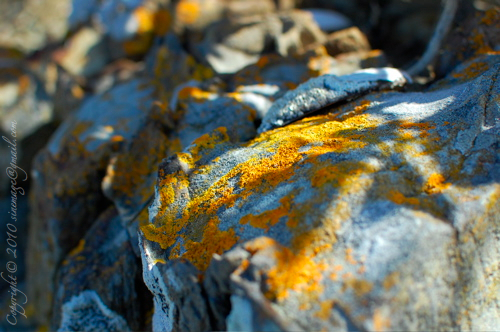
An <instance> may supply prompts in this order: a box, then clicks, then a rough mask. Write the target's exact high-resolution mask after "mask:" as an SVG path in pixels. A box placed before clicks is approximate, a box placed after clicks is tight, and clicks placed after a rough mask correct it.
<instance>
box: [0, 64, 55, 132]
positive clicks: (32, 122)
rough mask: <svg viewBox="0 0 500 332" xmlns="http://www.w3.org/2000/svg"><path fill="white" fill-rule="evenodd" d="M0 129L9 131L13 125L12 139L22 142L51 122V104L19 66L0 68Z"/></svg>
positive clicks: (41, 86)
mask: <svg viewBox="0 0 500 332" xmlns="http://www.w3.org/2000/svg"><path fill="white" fill-rule="evenodd" d="M0 93H1V95H2V98H0V109H1V111H2V118H1V120H0V121H1V122H0V123H1V128H2V130H3V131H5V132H9V133H10V131H11V124H12V123H13V122H15V123H16V127H17V128H16V135H17V136H16V138H17V139H18V140H22V139H23V138H25V137H27V136H28V135H30V134H31V133H33V132H34V131H35V130H36V129H38V128H39V127H41V126H43V125H45V124H47V123H49V122H51V121H52V119H53V117H54V114H53V103H52V101H51V100H50V98H49V96H48V94H47V92H46V91H45V88H44V86H43V84H42V82H40V81H39V80H38V79H37V77H36V76H35V75H33V73H31V72H30V71H29V70H27V69H25V68H23V67H10V68H0Z"/></svg>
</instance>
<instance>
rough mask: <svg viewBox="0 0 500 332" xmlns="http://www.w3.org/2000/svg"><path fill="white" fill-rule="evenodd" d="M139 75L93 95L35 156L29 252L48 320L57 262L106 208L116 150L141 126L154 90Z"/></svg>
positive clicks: (32, 279)
mask: <svg viewBox="0 0 500 332" xmlns="http://www.w3.org/2000/svg"><path fill="white" fill-rule="evenodd" d="M142 84H143V82H141V81H140V80H136V81H131V82H129V83H127V84H123V85H121V86H117V87H116V88H114V89H113V90H111V91H110V92H108V93H106V94H104V95H102V96H94V97H92V98H90V99H88V100H86V102H85V103H84V104H83V105H82V108H81V109H80V110H79V111H78V112H76V114H75V115H74V116H73V117H72V118H70V119H68V120H67V121H65V123H64V124H63V125H61V126H60V127H59V128H58V130H57V131H56V132H55V133H54V135H53V137H52V138H51V141H50V142H49V144H48V146H47V147H46V148H45V149H44V150H42V151H41V152H40V153H39V154H38V155H37V157H36V159H35V162H34V167H33V169H34V170H33V176H32V181H33V188H32V189H31V194H30V195H31V200H32V203H31V204H32V205H31V207H32V211H31V214H32V215H31V217H30V233H29V245H28V250H29V251H30V252H31V253H32V254H31V255H29V256H27V267H28V285H29V292H30V295H29V296H30V298H32V299H33V304H34V305H35V307H39V309H38V310H37V311H36V316H37V317H38V319H39V321H40V322H44V321H46V320H47V317H49V314H50V309H51V308H50V307H49V306H47V305H42V304H41V303H50V298H51V297H52V295H51V294H52V293H53V291H54V286H55V285H54V280H55V274H56V269H57V266H59V264H60V263H61V262H62V260H63V258H64V256H65V255H66V254H67V253H68V252H69V251H70V250H71V249H72V248H74V247H76V246H77V244H78V242H79V241H80V240H81V238H82V234H85V233H86V231H87V230H88V229H90V227H91V226H92V224H93V222H94V221H95V220H96V218H97V217H98V216H99V215H100V214H101V212H103V211H104V210H105V209H107V208H108V207H109V205H110V201H108V200H106V199H105V196H104V195H103V193H102V191H101V181H102V179H103V177H104V174H105V171H106V168H107V165H108V163H109V161H110V159H111V155H112V153H113V152H116V151H118V150H119V148H120V146H121V145H123V144H127V143H128V142H129V141H131V140H132V139H133V137H135V135H136V134H137V132H138V131H139V130H140V129H141V128H142V126H143V124H144V121H145V119H146V115H147V110H148V109H149V107H150V105H151V104H150V99H148V97H149V95H150V93H151V91H152V90H151V89H150V88H147V87H144V86H142Z"/></svg>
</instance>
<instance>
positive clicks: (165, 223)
mask: <svg viewBox="0 0 500 332" xmlns="http://www.w3.org/2000/svg"><path fill="white" fill-rule="evenodd" d="M375 126H376V121H372V119H370V118H369V117H368V116H367V115H364V114H362V115H355V116H352V117H350V118H347V119H344V120H343V121H338V120H333V119H331V118H329V117H328V116H326V115H322V116H316V117H311V118H306V119H304V120H302V121H299V122H297V123H294V124H292V125H289V126H287V127H286V128H278V129H276V130H273V131H269V132H266V133H264V134H262V135H261V136H259V137H258V138H256V139H255V140H254V141H252V142H249V143H246V144H243V145H242V148H243V149H245V148H247V147H249V146H250V147H252V148H253V149H254V150H255V151H256V152H255V154H254V156H251V157H249V158H248V159H247V160H246V161H244V162H241V163H240V164H238V165H236V166H235V167H234V168H233V169H231V170H229V171H228V172H227V173H226V174H225V175H223V176H222V177H220V178H219V179H218V180H217V181H215V182H214V183H212V184H211V185H210V186H209V187H208V188H207V189H205V190H204V191H203V192H200V193H198V194H197V195H196V196H194V197H192V198H191V199H189V200H187V201H186V203H185V204H186V206H183V207H182V210H176V211H170V209H169V205H172V197H173V195H174V194H176V192H177V191H178V190H177V191H176V187H175V186H176V185H178V184H175V183H174V182H175V180H173V178H174V177H178V176H180V175H179V174H172V175H162V174H160V187H161V188H160V192H163V193H160V194H161V195H165V197H162V206H161V207H160V209H159V212H158V215H157V216H156V218H155V220H156V221H155V226H152V225H148V226H142V227H141V229H142V230H143V232H144V234H145V236H146V238H147V239H148V240H151V241H155V242H159V243H160V245H161V247H162V248H168V247H171V246H172V245H174V243H175V242H176V239H177V238H178V237H182V238H183V239H184V243H186V244H187V243H189V245H185V246H184V247H185V250H186V252H185V253H184V254H183V255H182V257H184V258H187V259H189V260H195V259H196V265H197V266H199V267H202V266H206V264H208V262H209V260H210V258H211V256H210V255H211V254H212V253H213V252H216V251H217V250H215V249H213V248H214V247H217V245H220V244H218V243H216V242H217V241H219V240H216V239H217V236H215V235H214V236H213V237H210V238H209V237H206V236H203V238H204V240H200V238H201V237H202V235H203V234H208V233H210V232H212V233H216V234H218V235H220V236H221V237H229V238H232V239H233V240H234V239H235V238H236V236H235V233H234V231H233V230H232V229H230V230H228V231H225V232H221V231H216V229H217V227H215V226H213V227H212V226H211V228H209V229H206V228H204V222H205V221H204V220H214V218H215V219H217V211H219V209H220V208H221V207H226V208H227V207H231V206H233V205H234V204H235V202H236V201H237V200H244V199H245V198H246V197H248V196H250V195H253V194H260V193H265V192H267V191H268V190H272V189H273V188H275V187H276V186H278V185H280V184H283V183H286V182H287V181H289V180H290V179H291V178H292V177H293V176H294V175H295V173H296V171H297V170H298V169H299V168H300V167H302V165H301V164H300V163H301V161H303V162H307V163H311V164H313V165H316V166H317V167H319V168H321V167H324V165H323V164H322V163H321V162H319V161H318V156H319V155H322V154H324V153H328V152H336V153H343V152H347V151H349V150H351V149H356V148H361V147H363V146H365V145H366V144H367V142H366V141H363V140H365V138H366V137H365V136H364V135H363V132H362V131H364V130H366V129H369V128H373V127H375ZM370 139H371V138H370ZM226 140H228V137H227V134H226V132H225V128H219V129H218V130H216V131H214V132H212V133H210V134H207V135H203V136H202V137H200V138H199V139H198V140H196V141H195V142H194V143H193V144H192V146H191V148H190V150H189V153H190V154H191V155H192V158H191V160H192V161H194V162H196V161H197V160H199V159H200V158H201V157H202V156H203V155H204V154H206V153H207V152H210V151H212V150H213V149H214V147H215V146H216V145H217V144H219V143H220V142H225V141H226ZM309 143H312V144H313V146H311V147H310V148H309V149H302V148H303V147H304V146H305V145H307V144H309ZM314 144H316V145H314ZM345 166H346V169H345V172H344V176H345V177H346V178H347V179H343V180H339V181H338V182H339V185H341V186H342V185H347V184H350V183H351V181H354V180H355V179H356V178H359V177H360V176H361V175H362V174H363V172H367V171H369V170H371V169H372V168H371V166H369V165H364V164H362V166H360V167H359V169H356V170H354V171H353V170H352V169H351V170H348V169H347V166H348V165H347V164H346V165H345ZM211 167H212V166H211V165H206V166H205V170H204V172H210V171H211ZM341 171H344V170H343V169H341ZM232 179H236V181H237V184H238V186H237V187H235V186H234V185H233V184H232V183H234V181H230V180H232ZM183 181H184V180H183ZM363 183H364V182H363ZM169 186H170V187H173V189H172V188H170V189H169V188H167V187H169ZM292 198H293V195H288V196H287V197H285V198H283V200H281V202H280V203H281V207H279V208H278V209H276V210H272V211H265V212H263V213H262V214H260V215H257V216H252V215H250V216H248V217H247V218H246V219H244V220H242V222H243V223H245V222H248V223H250V225H252V226H254V227H259V228H264V229H267V228H268V227H272V226H273V225H274V224H276V223H277V222H279V220H281V217H282V216H285V215H286V214H287V213H289V214H290V215H293V213H294V212H293V211H294V210H295V214H297V213H298V210H299V209H294V208H293V200H292ZM311 204H313V202H311ZM337 208H338V209H340V210H342V211H343V210H344V207H343V206H342V204H339V206H337V207H335V209H337ZM287 210H292V211H287ZM200 217H201V219H200ZM257 219H260V220H257ZM290 219H293V220H295V221H294V222H291V224H290V225H292V226H293V225H294V224H295V226H297V222H298V220H300V216H298V215H297V216H296V218H291V217H290ZM290 219H289V221H290ZM202 220H203V221H202ZM252 220H253V222H252ZM321 222H322V223H323V225H322V226H321V227H318V228H317V229H313V230H307V229H302V228H300V229H297V234H298V235H297V236H295V237H294V238H293V239H292V249H286V250H285V251H289V252H290V253H289V254H286V253H285V254H282V256H287V257H289V258H290V257H292V258H294V260H295V261H296V262H298V263H299V264H298V265H299V266H300V265H302V267H301V268H296V267H295V266H296V264H290V266H285V265H286V264H285V263H283V262H282V263H281V265H280V264H278V266H279V268H277V270H275V271H274V272H272V273H271V278H270V280H271V281H270V283H271V285H275V286H276V287H277V289H276V288H275V291H274V295H275V296H276V297H277V298H280V299H282V298H284V297H286V295H287V294H288V293H287V289H293V288H289V287H288V286H287V285H290V284H294V285H295V286H294V287H295V289H299V290H304V289H315V288H316V289H317V288H318V287H319V284H318V283H317V282H316V281H317V280H318V279H320V278H321V271H322V270H323V269H325V266H324V264H323V263H315V262H314V261H313V259H312V258H313V257H314V256H315V255H317V254H318V253H319V252H321V251H322V250H326V249H327V248H330V246H331V244H332V243H334V242H335V240H336V239H335V235H334V234H335V230H336V229H337V228H338V227H339V225H340V224H339V223H338V222H337V221H335V220H332V221H328V220H326V221H324V220H322V221H321ZM211 223H212V224H215V222H214V221H212V222H211ZM188 225H189V226H188ZM185 227H190V229H189V232H183V230H185ZM228 232H230V233H228ZM326 233H328V234H327V235H326V237H327V238H328V239H331V241H328V243H327V242H325V240H324V239H325V234H326ZM205 238H206V239H205ZM235 241H236V240H234V241H230V240H226V241H225V242H226V243H228V244H231V245H233V244H234V243H236V242H235ZM229 247H230V246H227V247H224V248H225V249H229ZM202 248H212V249H210V250H207V253H208V256H207V255H201V252H202ZM217 248H219V247H217ZM203 250H205V249H203ZM214 250H215V251H214ZM178 252H179V253H180V252H181V251H180V248H179V251H178ZM195 253H196V254H195ZM304 266H305V267H306V268H304ZM287 271H288V272H289V273H285V272H287ZM303 273H306V275H302V274H303ZM315 280H316V281H315ZM281 281H284V282H285V284H284V285H285V286H278V284H279V283H280V282H281ZM297 285H298V286H297ZM280 287H281V288H280ZM271 288H272V287H271Z"/></svg>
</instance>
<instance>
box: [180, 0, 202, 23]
mask: <svg viewBox="0 0 500 332" xmlns="http://www.w3.org/2000/svg"><path fill="white" fill-rule="evenodd" d="M175 14H176V16H177V19H178V20H179V21H180V22H182V23H183V24H193V23H195V22H196V20H197V19H198V18H199V17H200V14H201V8H200V4H199V2H198V1H196V0H181V1H180V2H179V3H178V4H177V6H176V8H175Z"/></svg>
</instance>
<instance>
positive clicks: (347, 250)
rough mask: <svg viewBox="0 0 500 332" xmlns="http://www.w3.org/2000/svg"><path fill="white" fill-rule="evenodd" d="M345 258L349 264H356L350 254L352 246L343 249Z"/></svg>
mask: <svg viewBox="0 0 500 332" xmlns="http://www.w3.org/2000/svg"><path fill="white" fill-rule="evenodd" d="M345 260H346V262H347V263H349V264H357V262H356V260H355V259H354V257H353V256H352V248H347V249H346V250H345Z"/></svg>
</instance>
